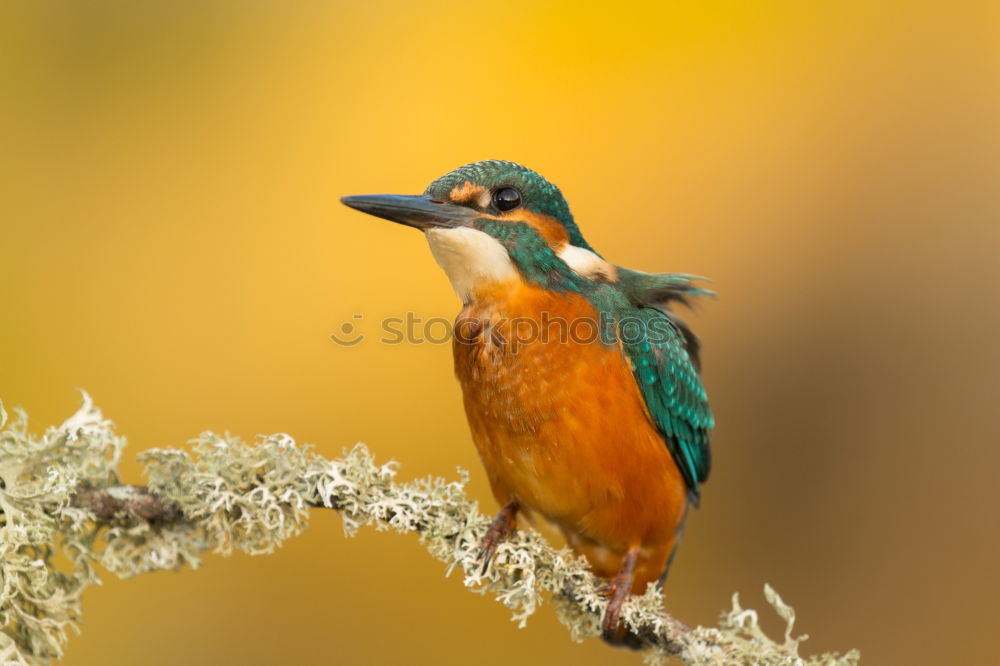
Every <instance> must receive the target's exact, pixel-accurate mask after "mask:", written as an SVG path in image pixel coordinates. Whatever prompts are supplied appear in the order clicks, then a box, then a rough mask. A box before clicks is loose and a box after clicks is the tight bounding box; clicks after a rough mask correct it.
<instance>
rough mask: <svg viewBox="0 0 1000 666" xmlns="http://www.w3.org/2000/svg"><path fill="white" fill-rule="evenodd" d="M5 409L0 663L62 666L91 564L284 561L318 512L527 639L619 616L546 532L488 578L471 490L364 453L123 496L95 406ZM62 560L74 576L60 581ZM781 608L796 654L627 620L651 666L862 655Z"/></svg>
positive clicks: (654, 602) (178, 464)
mask: <svg viewBox="0 0 1000 666" xmlns="http://www.w3.org/2000/svg"><path fill="white" fill-rule="evenodd" d="M5 422H6V414H4V413H3V409H2V406H0V427H2V429H0V481H2V486H0V511H2V512H3V514H4V515H3V522H2V523H0V581H2V589H0V663H2V664H8V663H10V664H25V665H27V664H40V663H47V662H49V661H51V660H52V659H57V658H59V657H61V655H62V646H63V645H64V643H65V641H66V638H67V637H66V630H67V629H68V628H69V627H75V622H76V620H77V618H78V617H79V614H80V595H81V593H82V591H83V589H84V588H85V587H86V586H87V585H89V584H92V583H94V582H97V574H96V571H95V567H94V564H95V563H100V564H101V565H102V566H103V567H104V568H105V569H107V570H109V571H111V572H112V573H114V574H116V575H118V576H121V577H130V576H133V575H136V574H139V573H144V572H147V571H154V570H162V569H178V568H181V567H183V566H186V565H190V566H192V567H196V566H197V565H198V564H199V562H200V559H201V557H202V556H203V555H204V554H206V553H209V552H214V553H218V554H222V555H226V554H229V553H231V552H232V551H233V550H234V549H235V550H240V551H243V552H247V553H251V554H264V553H270V552H273V550H274V549H275V548H277V547H279V546H280V545H281V544H282V543H283V542H284V541H285V540H286V539H288V538H290V537H292V536H295V535H297V534H299V533H301V532H302V531H303V530H304V529H305V528H306V527H307V522H308V516H309V511H310V509H311V508H326V509H334V510H336V511H337V512H338V513H339V514H340V516H341V518H342V519H343V523H344V529H345V532H346V533H347V534H348V535H353V534H355V533H356V532H357V530H358V529H360V528H361V527H364V526H373V527H375V529H377V530H386V529H392V530H395V531H398V532H415V533H417V534H418V535H419V537H420V540H421V543H423V544H424V546H425V547H426V548H427V549H428V551H430V553H431V554H432V555H433V556H435V557H436V558H438V559H440V560H442V561H443V562H445V563H447V564H448V565H449V567H448V572H449V573H450V572H451V571H454V570H459V571H461V572H462V574H463V577H464V582H465V585H466V586H467V587H470V588H473V589H476V590H479V591H487V592H489V593H491V594H493V595H494V596H495V598H496V599H497V600H498V601H500V602H501V603H503V604H504V605H505V606H507V608H509V609H510V610H511V611H512V613H513V617H514V620H516V621H517V622H518V623H519V625H520V626H524V624H525V622H526V620H527V618H528V617H529V616H530V615H531V614H532V613H534V612H535V610H536V609H537V607H538V606H539V605H540V604H541V603H543V601H544V600H545V599H546V598H548V599H550V600H551V601H552V602H553V603H554V604H555V606H556V609H557V612H558V614H559V616H560V619H561V620H562V622H563V623H564V624H565V625H566V626H567V627H568V628H569V630H570V634H571V637H572V638H573V639H575V640H582V639H584V638H588V637H593V636H597V635H599V623H600V617H601V615H602V614H603V611H604V607H605V605H606V603H607V597H606V595H605V594H604V593H603V586H604V584H603V582H602V581H601V580H600V579H598V578H596V577H595V576H593V574H592V573H591V572H590V570H589V568H588V567H587V565H586V563H585V562H584V561H583V560H582V559H581V558H577V557H575V556H574V555H573V553H572V552H570V551H569V550H568V549H566V548H563V549H555V548H553V547H552V546H550V545H549V544H548V543H547V542H546V541H545V539H544V538H543V537H542V536H541V535H539V534H538V533H536V532H534V531H527V530H521V531H518V532H517V533H516V534H515V536H514V537H513V538H512V539H510V540H509V541H507V542H505V543H503V544H501V546H500V547H499V549H498V550H497V553H496V555H495V556H494V560H493V562H492V563H491V566H490V569H489V570H488V571H487V572H486V573H485V574H483V573H482V572H481V571H480V567H481V561H480V560H479V547H478V545H479V542H480V539H481V538H482V536H483V534H484V533H485V531H486V528H487V526H488V525H489V522H490V521H489V518H487V517H486V516H484V515H483V514H482V513H480V512H479V510H478V508H477V505H476V504H475V502H473V501H471V500H469V499H468V498H467V497H466V495H465V483H466V481H467V478H468V477H467V474H466V473H465V472H463V471H461V470H460V471H459V480H457V481H445V480H443V479H440V478H427V479H422V480H417V481H411V482H407V483H398V482H396V481H395V475H396V470H397V466H396V465H395V463H391V462H390V463H386V464H382V465H377V464H376V463H375V461H374V458H373V456H372V454H371V453H370V452H369V451H368V450H367V449H366V448H365V447H364V446H363V445H357V446H355V447H354V448H353V449H352V450H350V451H349V452H345V455H344V457H342V458H339V459H335V460H327V459H325V458H323V457H321V456H319V455H317V454H315V453H313V452H312V451H311V450H310V449H309V447H308V446H306V447H302V446H297V445H296V444H295V442H294V441H293V440H292V438H291V437H289V436H287V435H272V436H268V437H262V438H260V440H259V441H258V442H257V444H256V445H248V444H245V443H243V442H241V441H240V440H238V439H236V438H232V437H229V436H224V437H223V436H219V435H215V434H212V433H205V434H203V435H202V436H201V437H200V438H198V439H197V440H195V441H194V442H193V454H191V453H188V452H185V451H180V450H176V449H154V450H150V451H146V452H144V453H142V454H141V455H140V460H141V461H142V462H143V463H145V465H146V474H147V476H148V478H149V483H148V484H147V485H146V486H136V485H123V484H121V483H120V482H119V480H118V477H117V474H116V468H117V464H118V460H119V458H120V455H121V451H122V448H123V446H124V439H123V438H122V437H120V436H118V435H116V434H115V433H114V430H113V427H112V425H111V423H110V422H108V421H106V420H104V419H103V417H102V416H101V413H100V411H99V410H97V409H96V408H94V407H93V405H92V404H91V402H90V399H89V397H88V396H86V395H85V396H84V405H83V407H82V408H81V409H80V411H79V412H77V413H76V414H75V415H74V416H73V417H71V418H70V419H69V420H68V421H67V422H66V423H64V424H63V425H62V426H60V427H58V428H49V429H48V430H47V431H46V432H45V433H44V434H43V435H42V436H41V437H33V436H31V435H29V434H27V427H26V417H25V416H24V415H23V413H19V415H18V418H17V419H15V420H14V422H13V423H11V424H9V425H5ZM57 551H61V552H62V553H64V554H65V555H66V556H67V557H68V560H69V562H70V563H71V570H70V571H69V572H66V571H58V570H57V569H56V567H55V564H54V563H53V558H52V555H54V554H55V553H56V552H57ZM765 591H766V593H767V595H768V601H769V602H770V603H771V605H772V606H773V608H774V609H775V610H776V612H777V613H778V614H779V615H780V616H781V617H782V618H784V619H785V621H786V624H787V630H786V633H785V637H784V641H783V642H781V643H778V642H775V641H773V640H771V639H770V638H768V637H767V636H766V635H765V634H764V633H763V632H762V631H761V630H760V627H759V626H758V623H757V616H756V613H755V612H754V611H752V610H744V609H742V608H741V607H740V605H739V603H738V600H737V599H736V597H735V596H734V599H733V608H732V609H731V610H730V611H728V612H727V613H725V614H724V615H723V617H722V620H721V623H720V625H719V626H718V627H715V628H703V627H698V628H695V629H691V628H689V627H687V626H686V625H685V624H684V623H682V622H680V621H679V620H677V619H675V618H673V617H672V616H671V615H669V614H668V613H666V612H665V611H664V610H663V599H662V594H661V591H660V590H659V588H657V587H655V586H650V587H649V589H648V590H647V591H646V593H645V594H643V595H636V596H633V597H632V598H630V599H629V600H628V601H627V602H626V604H625V606H624V608H623V613H622V619H623V621H624V622H625V623H626V625H627V626H628V627H629V629H630V631H631V633H632V634H633V636H634V638H635V642H636V643H637V644H639V645H641V646H642V647H644V648H645V653H644V654H645V656H646V658H647V660H650V661H654V662H655V661H658V660H662V659H664V658H666V657H668V656H676V657H678V658H680V659H681V660H682V661H683V662H684V663H687V664H747V663H756V664H761V665H775V666H777V665H788V666H791V665H793V664H794V665H799V664H825V665H827V666H834V665H838V666H840V665H842V666H852V665H854V664H856V663H857V660H858V656H857V653H856V652H854V651H852V652H850V653H848V654H846V655H844V656H841V657H838V656H836V655H822V656H820V657H813V658H811V659H808V660H806V659H803V658H801V657H799V655H798V650H799V644H800V642H801V640H803V639H802V638H795V637H793V636H792V627H793V623H794V612H793V611H792V609H791V608H789V607H788V606H786V605H785V604H783V603H782V602H781V599H780V598H779V597H778V596H777V594H775V593H774V592H773V590H771V589H770V588H769V587H768V588H766V589H765Z"/></svg>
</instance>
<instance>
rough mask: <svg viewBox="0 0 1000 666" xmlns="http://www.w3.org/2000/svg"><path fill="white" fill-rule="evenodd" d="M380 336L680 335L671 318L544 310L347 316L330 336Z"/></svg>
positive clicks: (503, 339) (415, 339)
mask: <svg viewBox="0 0 1000 666" xmlns="http://www.w3.org/2000/svg"><path fill="white" fill-rule="evenodd" d="M370 335H377V336H378V337H377V338H375V339H376V341H377V342H379V343H380V344H384V345H400V344H410V345H419V344H432V345H443V344H446V343H448V342H451V341H455V343H457V344H470V345H471V344H477V343H482V342H489V343H490V344H493V345H496V346H500V347H504V348H506V349H508V350H509V351H511V352H513V353H516V352H517V351H518V350H519V349H520V348H522V347H523V346H525V345H531V344H539V343H541V344H550V343H560V344H569V343H574V344H590V343H595V342H602V343H604V344H617V343H618V342H619V341H621V342H623V343H625V344H628V345H637V344H638V345H641V344H643V343H648V344H650V345H656V344H661V343H664V342H668V341H670V340H671V339H676V337H675V336H676V331H675V329H674V327H673V324H671V323H670V321H669V320H668V319H667V318H666V317H650V318H644V317H639V316H635V315H630V316H626V317H622V318H620V319H614V318H612V317H610V316H608V315H606V314H604V313H602V314H601V316H600V317H599V318H596V319H595V318H592V317H576V318H573V319H567V318H566V317H562V316H558V315H552V314H551V313H549V312H541V313H540V314H539V315H538V316H537V317H509V318H508V317H499V316H498V317H493V318H490V319H480V318H477V317H459V318H458V319H456V320H455V321H451V320H449V319H445V318H444V317H428V318H423V317H419V316H417V315H416V314H414V313H413V312H407V313H405V314H404V315H402V316H398V317H383V318H382V319H379V320H377V321H376V322H374V324H372V322H369V321H368V319H367V317H365V315H364V314H360V313H356V314H353V315H351V317H350V318H349V319H347V320H345V321H344V322H343V323H342V324H341V325H340V326H339V327H338V330H337V332H335V333H331V334H330V339H331V340H333V342H334V343H336V344H337V345H339V346H341V347H356V346H358V345H360V344H361V343H363V342H365V341H366V340H368V339H369V336H370Z"/></svg>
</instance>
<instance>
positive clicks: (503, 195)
mask: <svg viewBox="0 0 1000 666" xmlns="http://www.w3.org/2000/svg"><path fill="white" fill-rule="evenodd" d="M493 205H494V206H496V207H497V209H498V210H502V211H505V212H506V211H508V210H514V209H515V208H517V207H518V206H520V205H521V193H520V192H518V191H517V190H515V189H514V188H513V187H502V188H500V189H499V190H497V191H496V192H494V193H493Z"/></svg>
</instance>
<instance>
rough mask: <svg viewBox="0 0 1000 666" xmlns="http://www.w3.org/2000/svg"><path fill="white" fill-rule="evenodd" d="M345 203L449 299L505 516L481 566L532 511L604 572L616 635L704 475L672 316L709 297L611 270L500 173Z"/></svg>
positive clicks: (468, 398)
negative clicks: (425, 250) (416, 246)
mask: <svg viewBox="0 0 1000 666" xmlns="http://www.w3.org/2000/svg"><path fill="white" fill-rule="evenodd" d="M341 201H342V202H343V203H344V204H346V205H347V206H350V207H351V208H355V209H357V210H360V211H363V212H365V213H368V214H370V215H375V216H377V217H382V218H385V219H387V220H392V221H393V222H398V223H400V224H404V225H407V226H410V227H415V228H417V229H420V230H421V231H423V232H424V234H425V235H426V237H427V241H428V243H429V244H430V248H431V253H432V254H433V255H434V258H435V259H436V260H437V263H438V264H439V265H440V266H441V268H443V269H444V271H445V273H447V275H448V278H449V280H450V281H451V284H452V286H453V287H454V289H455V291H456V292H457V294H458V296H459V297H460V298H461V299H462V304H463V309H462V311H461V313H460V314H459V316H458V319H457V321H456V326H455V331H454V333H455V334H454V341H453V351H454V361H455V374H456V376H457V377H458V380H459V382H460V384H461V386H462V391H463V395H464V402H465V412H466V415H467V417H468V421H469V426H470V428H471V431H472V438H473V441H474V442H475V445H476V448H477V449H478V451H479V455H480V457H481V459H482V461H483V465H484V467H485V468H486V473H487V475H488V477H489V482H490V486H491V488H492V491H493V495H494V496H495V497H496V499H497V501H498V502H499V503H500V506H502V507H503V508H502V509H501V510H500V512H499V514H498V515H497V517H496V519H495V520H494V521H493V524H492V525H491V527H490V529H489V531H488V533H487V535H486V537H485V539H484V541H483V550H484V570H485V567H486V566H488V564H489V558H490V557H491V556H492V554H493V552H494V551H495V549H496V547H497V545H498V544H499V543H500V542H501V541H502V540H503V539H504V538H506V537H507V536H508V535H509V534H510V532H511V531H512V530H513V529H514V528H515V525H516V520H517V517H518V515H524V516H525V517H527V518H529V519H530V518H531V517H532V516H541V517H542V518H544V519H546V520H548V521H550V522H551V523H552V524H554V525H555V526H556V527H557V528H558V529H559V530H561V532H562V533H563V534H564V535H565V538H566V540H567V542H568V543H569V545H570V547H571V548H572V549H573V550H574V551H575V552H577V553H580V554H582V555H584V556H585V557H586V559H587V560H588V561H589V563H590V565H591V566H592V568H593V570H594V571H595V572H596V573H597V574H598V575H600V576H602V577H604V578H607V579H609V581H610V585H609V588H608V591H609V601H608V605H607V610H606V611H605V615H604V619H603V622H602V628H603V632H604V637H605V639H607V640H608V641H609V642H612V643H627V642H629V641H628V634H627V632H626V631H625V629H624V627H622V626H619V616H620V612H621V605H622V602H623V601H624V600H625V598H626V597H627V595H628V594H629V593H631V592H633V591H635V592H643V591H645V589H646V585H647V584H648V583H649V582H651V581H656V580H657V579H660V578H662V577H663V576H665V575H666V570H667V567H668V566H669V564H670V561H671V559H672V558H673V556H674V553H675V551H676V549H677V546H678V543H679V541H680V537H681V532H682V530H683V527H684V521H685V518H686V516H687V510H688V507H689V506H691V505H695V506H696V505H697V504H698V499H699V486H700V484H701V483H703V482H704V481H705V480H706V479H707V477H708V472H709V466H710V460H711V459H710V453H709V431H710V430H711V429H712V427H713V425H714V422H713V418H712V413H711V410H710V409H709V406H708V399H707V396H706V395H705V389H704V387H703V386H702V382H701V379H700V378H699V343H698V339H697V338H696V337H695V336H694V334H693V333H692V332H691V330H690V329H689V328H688V327H687V325H686V324H685V323H684V322H683V321H681V320H680V319H679V318H678V317H677V316H676V314H675V313H674V312H672V311H671V309H670V307H669V306H670V305H671V304H672V303H675V302H677V303H682V304H687V303H688V300H689V298H690V297H691V296H696V295H699V294H705V293H708V292H706V291H705V290H704V289H699V288H698V287H696V286H695V285H694V284H693V282H692V280H693V279H695V278H693V277H692V276H689V275H681V274H672V273H663V274H651V273H642V272H639V271H634V270H629V269H627V268H623V267H621V266H616V265H615V264H612V263H610V262H608V261H607V260H605V259H604V258H603V257H601V255H599V254H598V253H597V252H596V251H594V249H593V248H592V247H590V245H589V244H588V243H587V241H586V240H584V238H583V235H582V234H581V233H580V229H579V227H577V225H576V223H575V222H574V221H573V216H572V215H571V214H570V210H569V206H568V205H567V203H566V200H565V199H564V198H563V195H562V193H561V192H560V191H559V189H558V188H557V187H555V186H554V185H552V184H551V183H549V182H548V181H547V180H545V179H544V178H543V177H542V176H540V175H539V174H537V173H535V172H534V171H531V170H530V169H527V168H525V167H523V166H520V165H518V164H514V163H512V162H504V161H499V160H489V161H484V162H476V163H473V164H469V165H466V166H463V167H460V168H458V169H456V170H454V171H452V172H451V173H448V174H446V175H444V176H442V177H441V178H438V179H437V180H435V181H434V182H433V183H431V184H430V186H429V187H428V188H427V190H426V191H425V192H424V194H423V195H417V196H402V195H371V196H367V195H366V196H350V197H344V198H343V199H341Z"/></svg>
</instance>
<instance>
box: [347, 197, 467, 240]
mask: <svg viewBox="0 0 1000 666" xmlns="http://www.w3.org/2000/svg"><path fill="white" fill-rule="evenodd" d="M340 202H341V203H342V204H344V205H345V206H350V207H351V208H355V209H357V210H360V211H361V212H362V213H368V214H369V215H374V216H375V217H381V218H385V219H386V220H392V221H393V222H398V223H400V224H405V225H406V226H408V227H415V228H417V229H420V230H421V231H426V230H428V229H439V228H445V229H453V228H455V227H464V226H467V225H468V224H469V223H471V222H472V220H473V219H475V217H476V211H474V210H473V209H471V208H466V207H465V206H456V205H455V204H452V203H446V202H442V201H437V200H435V199H431V198H430V197H429V196H426V195H413V196H410V195H404V194H362V195H360V196H354V197H341V199H340Z"/></svg>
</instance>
